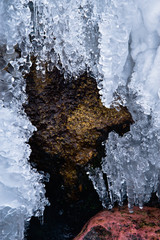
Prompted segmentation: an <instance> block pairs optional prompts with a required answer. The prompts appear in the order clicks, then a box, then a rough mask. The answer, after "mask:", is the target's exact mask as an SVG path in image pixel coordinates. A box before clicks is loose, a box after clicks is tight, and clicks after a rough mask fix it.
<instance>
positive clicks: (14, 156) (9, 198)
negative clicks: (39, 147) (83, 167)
mask: <svg viewBox="0 0 160 240" xmlns="http://www.w3.org/2000/svg"><path fill="white" fill-rule="evenodd" d="M24 16H25V17H24ZM30 16H31V13H30V10H29V8H28V7H27V1H18V0H17V1H16V0H15V1H9V0H8V1H5V0H4V1H3V0H2V1H0V239H2V240H22V239H23V238H24V225H25V222H27V221H29V219H30V218H31V217H32V216H33V215H35V216H41V215H42V214H43V211H44V207H45V205H46V204H48V201H47V199H46V198H45V190H44V185H43V183H42V181H43V176H42V175H40V174H39V173H38V172H36V171H35V170H34V169H32V168H31V166H30V165H29V163H28V159H29V156H30V153H31V150H30V147H29V145H28V144H27V142H28V140H29V138H30V136H31V135H32V133H33V131H35V130H36V129H35V127H33V126H32V124H31V123H30V121H29V120H28V118H27V116H26V114H25V113H24V110H23V107H22V104H23V103H24V102H25V101H26V95H25V81H24V79H23V76H22V72H23V73H25V72H26V71H28V70H29V68H28V64H29V60H27V55H26V53H27V54H28V53H30V42H29V36H28V34H29V32H30V29H31V28H30V24H31V19H30ZM18 46H19V48H20V51H21V57H20V56H18V54H17V52H16V51H15V48H16V47H18ZM21 67H22V71H20V68H21Z"/></svg>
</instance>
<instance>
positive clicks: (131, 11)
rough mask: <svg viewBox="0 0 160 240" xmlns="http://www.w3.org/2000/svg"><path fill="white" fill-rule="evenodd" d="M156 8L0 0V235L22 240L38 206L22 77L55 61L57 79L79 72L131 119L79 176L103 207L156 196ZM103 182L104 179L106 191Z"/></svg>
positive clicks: (159, 18) (130, 2)
mask: <svg viewBox="0 0 160 240" xmlns="http://www.w3.org/2000/svg"><path fill="white" fill-rule="evenodd" d="M159 25H160V3H159V0H153V1H152V2H150V1H147V0H122V1H119V0H99V1H96V0H82V1H78V0H77V1H76V0H63V1H59V0H33V1H29V0H27V1H26V0H7V1H6V0H1V1H0V139H1V145H0V163H1V164H0V194H1V195H0V196H1V198H0V238H1V239H13V240H14V239H23V231H24V221H27V220H28V219H29V218H30V217H31V216H32V215H33V214H37V215H38V214H40V213H42V212H43V210H44V206H45V205H46V204H47V200H46V199H45V197H44V193H45V191H44V186H43V184H42V183H41V181H42V176H40V175H39V174H38V173H37V172H36V171H34V170H33V169H31V167H30V165H29V164H28V162H27V160H28V158H29V155H30V148H29V146H28V145H27V143H26V142H27V141H28V139H29V137H30V136H31V134H32V132H33V131H34V130H35V128H34V127H33V126H32V125H31V123H30V122H29V120H28V118H27V117H26V115H25V113H24V111H23V107H22V104H23V103H24V102H25V101H26V95H25V81H24V79H23V75H24V74H25V73H26V72H28V71H29V69H30V66H31V64H32V63H31V60H30V59H31V56H32V55H35V56H36V70H37V74H38V73H39V74H41V76H42V80H43V81H44V79H43V75H44V74H45V71H46V62H47V68H48V70H52V69H53V67H54V66H55V65H56V66H57V67H58V68H59V69H60V70H61V71H63V72H64V74H65V76H67V77H69V76H77V75H79V74H81V73H83V72H84V71H88V72H89V73H90V74H92V75H93V76H94V77H95V78H96V79H97V84H98V88H99V90H100V94H101V98H102V102H103V104H104V105H105V106H109V105H110V104H111V103H112V102H115V101H116V99H115V96H117V95H119V96H120V101H119V102H116V104H119V103H120V104H122V105H125V106H127V107H128V109H129V111H130V112H131V114H132V116H133V119H134V121H135V123H134V124H133V125H132V126H131V130H130V132H128V133H126V134H125V135H124V136H123V137H119V136H118V135H117V134H116V133H111V134H110V135H109V138H108V140H107V142H106V143H104V144H105V146H106V157H105V158H104V159H103V161H102V166H101V168H98V169H90V170H89V171H88V174H89V178H90V179H91V180H92V182H93V185H94V187H95V189H96V190H97V192H98V194H99V196H100V199H101V201H102V202H103V206H107V205H108V206H110V207H112V206H113V205H114V202H116V201H117V202H118V203H119V204H120V205H121V204H122V203H123V200H124V198H125V197H126V195H127V196H128V203H129V208H130V209H131V211H132V208H133V205H134V204H139V206H140V207H142V206H143V203H144V202H147V201H149V199H150V196H151V193H152V192H156V193H157V196H158V197H159V195H160V188H159V182H160V180H159V179H160V176H159V169H160V161H159V141H160V140H159V139H160V138H159V136H160V135H159V133H160V118H159V115H160V100H159V98H160V81H159V75H160V68H159V61H160V30H159ZM104 176H105V177H106V178H107V182H108V186H106V183H105V180H104V179H103V178H104Z"/></svg>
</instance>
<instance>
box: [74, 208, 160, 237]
mask: <svg viewBox="0 0 160 240" xmlns="http://www.w3.org/2000/svg"><path fill="white" fill-rule="evenodd" d="M113 239H114V240H145V239H148V240H160V209H158V208H151V207H144V208H143V209H142V210H140V209H139V208H138V207H135V208H134V213H129V211H128V208H127V207H123V208H121V209H118V208H115V209H114V210H112V211H108V210H104V211H102V212H100V213H98V214H97V215H96V216H94V217H93V218H91V219H90V220H89V221H88V222H87V223H86V225H85V226H84V227H83V229H82V231H81V232H80V233H79V235H78V236H77V237H76V238H74V240H113Z"/></svg>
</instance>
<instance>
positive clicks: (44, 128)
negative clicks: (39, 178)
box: [25, 58, 133, 185]
mask: <svg viewBox="0 0 160 240" xmlns="http://www.w3.org/2000/svg"><path fill="white" fill-rule="evenodd" d="M32 61H33V64H32V67H31V71H30V73H29V74H28V75H27V76H26V84H27V85H26V92H27V95H28V104H27V105H26V106H25V110H26V113H27V115H28V116H29V118H30V120H31V122H32V123H33V125H34V126H36V127H37V132H35V134H34V136H33V137H32V138H31V140H30V143H31V146H33V145H35V144H36V148H37V149H42V150H44V151H45V152H46V153H48V154H50V155H51V156H54V157H56V159H57V158H59V159H63V161H62V162H63V163H62V166H61V167H60V174H61V175H62V176H63V177H64V183H65V184H66V185H67V184H68V185H74V184H75V182H76V181H77V166H85V165H86V164H87V163H88V162H89V161H91V160H92V159H93V158H95V157H96V156H97V154H98V151H97V148H98V146H100V145H101V142H102V141H104V140H105V139H107V136H108V133H109V131H111V130H113V129H115V130H117V131H118V132H121V133H122V132H125V131H127V130H128V129H129V125H130V123H132V122H133V120H132V117H131V114H130V113H129V112H128V111H127V109H126V108H122V107H120V108H119V110H116V109H113V108H111V109H107V108H105V107H104V106H103V105H102V103H101V100H100V96H99V92H98V89H97V84H96V81H95V79H93V78H92V77H90V76H88V75H87V74H83V75H82V76H80V77H79V78H77V79H72V80H65V79H64V76H63V74H61V73H60V71H59V70H58V69H56V68H54V70H53V71H52V72H48V71H46V75H45V76H43V77H42V76H41V75H39V74H38V73H37V72H36V65H35V59H34V58H33V59H32ZM32 150H33V149H32ZM34 161H35V162H36V158H35V160H34ZM36 164H39V163H38V162H36ZM51 168H53V166H52V163H51V162H49V164H48V163H47V162H45V163H44V166H43V167H42V169H43V170H44V171H48V172H50V173H51Z"/></svg>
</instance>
